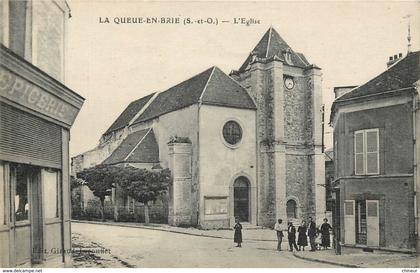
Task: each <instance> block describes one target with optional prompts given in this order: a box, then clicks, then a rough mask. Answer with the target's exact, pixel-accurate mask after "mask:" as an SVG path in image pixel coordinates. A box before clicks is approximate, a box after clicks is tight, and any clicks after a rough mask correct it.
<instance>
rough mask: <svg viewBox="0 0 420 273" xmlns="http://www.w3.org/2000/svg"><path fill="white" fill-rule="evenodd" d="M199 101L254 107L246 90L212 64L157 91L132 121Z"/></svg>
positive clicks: (238, 106)
mask: <svg viewBox="0 0 420 273" xmlns="http://www.w3.org/2000/svg"><path fill="white" fill-rule="evenodd" d="M199 102H201V103H202V104H209V105H219V106H226V107H234V108H242V109H256V106H255V104H254V102H253V100H252V99H251V97H250V96H249V94H248V92H247V91H246V90H245V89H244V88H243V87H242V86H241V85H239V83H237V82H236V81H235V80H233V79H232V78H230V77H229V76H228V75H226V74H225V73H224V72H223V71H221V70H220V69H219V68H218V67H216V66H214V67H211V68H209V69H207V70H205V71H203V72H201V73H200V74H198V75H196V76H194V77H192V78H190V79H188V80H186V81H183V82H181V83H179V84H177V85H175V86H173V87H171V88H169V89H168V90H166V91H164V92H161V93H159V94H158V95H157V97H156V98H155V99H154V100H153V101H152V102H151V103H150V105H149V106H148V107H147V109H146V110H145V111H144V112H143V113H142V114H141V115H140V116H139V117H138V118H137V119H136V120H135V121H134V123H138V122H143V121H147V120H150V119H153V118H156V117H159V116H161V115H164V114H167V113H170V112H173V111H176V110H179V109H182V108H184V107H187V106H189V105H192V104H195V103H199Z"/></svg>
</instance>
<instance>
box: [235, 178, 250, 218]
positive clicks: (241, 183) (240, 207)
mask: <svg viewBox="0 0 420 273" xmlns="http://www.w3.org/2000/svg"><path fill="white" fill-rule="evenodd" d="M249 189H250V183H249V180H248V179H247V178H246V177H243V176H240V177H238V178H236V180H235V182H234V183H233V199H234V204H233V205H234V216H235V218H236V217H239V220H240V221H242V222H249V207H250V206H249V200H250V198H249V196H250V190H249Z"/></svg>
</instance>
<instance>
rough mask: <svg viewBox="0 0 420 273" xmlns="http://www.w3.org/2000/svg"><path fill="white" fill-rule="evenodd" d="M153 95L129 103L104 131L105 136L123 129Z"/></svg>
mask: <svg viewBox="0 0 420 273" xmlns="http://www.w3.org/2000/svg"><path fill="white" fill-rule="evenodd" d="M153 95H154V93H152V94H150V95H147V96H145V97H143V98H140V99H138V100H135V101H133V102H131V103H130V104H129V105H128V106H127V108H125V110H124V111H123V112H122V113H121V115H119V116H118V118H117V119H116V120H115V121H114V123H112V125H111V126H110V127H109V128H108V130H106V132H105V135H106V134H108V133H111V132H113V131H116V130H118V129H121V128H124V127H125V126H126V125H127V124H128V123H129V122H130V121H131V120H132V119H133V118H134V116H135V115H136V114H137V113H138V112H139V111H140V110H141V109H142V108H143V107H144V106H145V105H146V103H147V102H148V101H149V100H150V99H151V98H152V96H153Z"/></svg>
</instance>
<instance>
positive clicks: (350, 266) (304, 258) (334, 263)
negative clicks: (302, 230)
mask: <svg viewBox="0 0 420 273" xmlns="http://www.w3.org/2000/svg"><path fill="white" fill-rule="evenodd" d="M293 256H295V257H296V258H299V259H302V260H306V261H310V262H317V263H323V264H330V265H337V266H342V267H349V268H361V266H357V265H354V264H344V263H337V262H330V261H325V260H321V259H316V258H308V257H303V256H300V255H297V254H295V253H293Z"/></svg>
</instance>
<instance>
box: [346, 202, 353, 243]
mask: <svg viewBox="0 0 420 273" xmlns="http://www.w3.org/2000/svg"><path fill="white" fill-rule="evenodd" d="M354 211H355V207H354V200H345V201H344V243H345V244H347V245H354V244H355V241H356V240H355V237H356V236H355V235H356V231H355V226H356V224H355V213H354Z"/></svg>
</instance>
